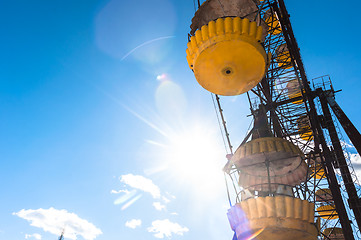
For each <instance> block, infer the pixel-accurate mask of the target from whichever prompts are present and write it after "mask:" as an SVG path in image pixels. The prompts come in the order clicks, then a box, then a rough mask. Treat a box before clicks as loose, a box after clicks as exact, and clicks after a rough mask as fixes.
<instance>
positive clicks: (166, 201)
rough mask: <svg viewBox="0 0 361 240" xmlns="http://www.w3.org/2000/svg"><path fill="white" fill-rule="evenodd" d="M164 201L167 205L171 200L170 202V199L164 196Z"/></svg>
mask: <svg viewBox="0 0 361 240" xmlns="http://www.w3.org/2000/svg"><path fill="white" fill-rule="evenodd" d="M162 199H163V201H164V202H165V203H169V202H170V200H169V199H168V198H166V197H163V196H162Z"/></svg>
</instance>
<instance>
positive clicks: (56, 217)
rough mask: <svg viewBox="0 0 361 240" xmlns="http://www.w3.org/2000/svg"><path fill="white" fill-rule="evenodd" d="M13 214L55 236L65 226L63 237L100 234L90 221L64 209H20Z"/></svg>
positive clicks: (88, 238) (85, 236)
mask: <svg viewBox="0 0 361 240" xmlns="http://www.w3.org/2000/svg"><path fill="white" fill-rule="evenodd" d="M13 215H16V216H18V217H20V218H23V219H25V220H28V221H29V222H30V225H31V226H34V227H38V228H41V229H43V230H44V231H45V232H50V233H52V234H55V235H57V236H58V235H59V234H60V233H61V232H62V230H63V228H64V227H65V234H64V237H65V238H69V239H73V240H76V239H77V236H78V235H80V236H82V237H83V238H84V239H85V240H93V239H95V238H96V237H97V236H98V235H100V234H102V231H101V230H100V229H99V228H97V227H96V226H94V225H93V224H92V223H90V222H88V221H87V220H85V219H82V218H80V217H78V215H76V214H75V213H70V212H68V211H67V210H65V209H62V210H57V209H54V208H49V209H42V208H39V209H36V210H33V209H28V210H25V209H22V210H20V211H19V212H16V213H13Z"/></svg>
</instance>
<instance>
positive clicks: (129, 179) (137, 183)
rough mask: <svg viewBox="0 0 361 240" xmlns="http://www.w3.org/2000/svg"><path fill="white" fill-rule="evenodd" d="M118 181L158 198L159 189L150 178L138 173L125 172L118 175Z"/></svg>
mask: <svg viewBox="0 0 361 240" xmlns="http://www.w3.org/2000/svg"><path fill="white" fill-rule="evenodd" d="M120 181H121V182H122V183H125V184H127V185H129V186H130V187H132V188H136V189H139V190H142V191H144V192H147V193H150V194H151V195H152V196H153V198H160V196H161V195H160V189H159V187H158V186H157V185H155V184H154V183H153V182H152V180H150V179H148V178H145V177H143V176H140V175H133V174H126V175H122V176H120Z"/></svg>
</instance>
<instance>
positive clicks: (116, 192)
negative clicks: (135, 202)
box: [110, 189, 130, 194]
mask: <svg viewBox="0 0 361 240" xmlns="http://www.w3.org/2000/svg"><path fill="white" fill-rule="evenodd" d="M110 193H112V194H119V193H125V194H129V193H130V192H129V191H128V190H126V189H124V190H122V189H120V190H118V191H117V190H111V191H110Z"/></svg>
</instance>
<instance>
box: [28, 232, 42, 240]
mask: <svg viewBox="0 0 361 240" xmlns="http://www.w3.org/2000/svg"><path fill="white" fill-rule="evenodd" d="M28 238H35V239H37V240H41V235H40V234H39V233H34V234H25V239H28Z"/></svg>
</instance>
